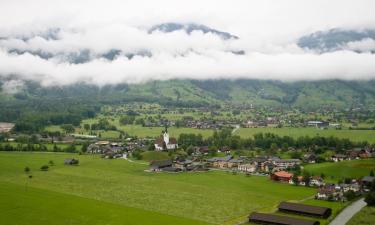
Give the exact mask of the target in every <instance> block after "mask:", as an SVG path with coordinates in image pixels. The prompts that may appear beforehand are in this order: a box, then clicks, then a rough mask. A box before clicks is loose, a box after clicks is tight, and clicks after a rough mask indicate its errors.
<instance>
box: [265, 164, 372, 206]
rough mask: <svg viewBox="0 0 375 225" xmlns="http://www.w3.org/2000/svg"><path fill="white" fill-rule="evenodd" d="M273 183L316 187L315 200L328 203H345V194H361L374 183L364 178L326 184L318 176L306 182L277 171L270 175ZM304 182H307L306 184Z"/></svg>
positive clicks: (285, 172) (366, 177) (300, 177)
mask: <svg viewBox="0 0 375 225" xmlns="http://www.w3.org/2000/svg"><path fill="white" fill-rule="evenodd" d="M270 178H271V179H272V180H274V181H278V182H283V183H289V184H293V185H301V186H310V187H317V188H318V190H317V193H316V195H315V199H319V200H329V201H346V200H347V199H346V194H347V193H348V192H352V194H354V195H355V196H357V195H360V194H361V193H362V192H367V191H369V186H370V185H371V183H372V182H373V181H374V179H375V178H374V177H371V176H365V177H363V178H362V179H360V180H355V179H353V180H350V182H347V183H339V184H326V183H325V182H324V180H323V179H322V178H321V177H320V176H310V177H309V178H308V180H306V179H304V177H302V176H297V177H296V178H294V174H293V173H290V172H287V171H277V172H274V173H271V174H270ZM306 182H308V183H307V184H306Z"/></svg>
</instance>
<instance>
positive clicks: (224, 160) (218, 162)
mask: <svg viewBox="0 0 375 225" xmlns="http://www.w3.org/2000/svg"><path fill="white" fill-rule="evenodd" d="M232 158H233V157H232V156H230V155H229V156H225V157H214V158H210V159H207V162H208V163H210V164H211V166H212V167H217V168H228V162H229V160H231V159H232Z"/></svg>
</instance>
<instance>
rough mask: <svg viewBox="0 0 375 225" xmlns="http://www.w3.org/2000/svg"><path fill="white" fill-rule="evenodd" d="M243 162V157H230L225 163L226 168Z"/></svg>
mask: <svg viewBox="0 0 375 225" xmlns="http://www.w3.org/2000/svg"><path fill="white" fill-rule="evenodd" d="M243 162H244V161H243V159H231V160H229V161H228V163H227V168H234V167H238V165H240V164H241V163H243Z"/></svg>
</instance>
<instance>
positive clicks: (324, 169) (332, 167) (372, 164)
mask: <svg viewBox="0 0 375 225" xmlns="http://www.w3.org/2000/svg"><path fill="white" fill-rule="evenodd" d="M305 169H306V170H307V171H309V172H310V173H312V174H315V175H320V174H321V173H324V174H325V175H326V178H325V180H326V181H330V182H331V181H337V180H338V179H341V178H345V177H348V178H360V177H362V176H367V175H369V174H370V171H371V170H375V159H366V160H351V161H343V162H337V163H334V162H326V163H317V164H309V165H306V166H305Z"/></svg>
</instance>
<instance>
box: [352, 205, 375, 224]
mask: <svg viewBox="0 0 375 225" xmlns="http://www.w3.org/2000/svg"><path fill="white" fill-rule="evenodd" d="M373 224H375V207H369V206H367V207H365V208H363V209H362V210H361V211H359V213H357V214H356V215H355V216H354V217H353V218H352V219H351V220H349V222H348V223H347V225H373Z"/></svg>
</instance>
